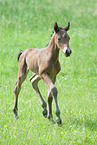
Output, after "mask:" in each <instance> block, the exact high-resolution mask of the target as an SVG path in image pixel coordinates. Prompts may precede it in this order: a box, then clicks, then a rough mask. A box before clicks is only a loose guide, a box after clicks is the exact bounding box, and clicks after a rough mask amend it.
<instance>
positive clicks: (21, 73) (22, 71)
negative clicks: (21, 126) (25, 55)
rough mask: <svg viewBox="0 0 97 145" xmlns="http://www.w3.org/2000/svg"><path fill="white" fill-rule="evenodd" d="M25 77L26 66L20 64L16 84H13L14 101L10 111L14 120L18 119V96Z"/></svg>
mask: <svg viewBox="0 0 97 145" xmlns="http://www.w3.org/2000/svg"><path fill="white" fill-rule="evenodd" d="M26 76H27V66H26V64H24V63H21V64H19V72H18V78H17V82H16V83H15V88H14V96H15V100H14V107H13V110H12V111H13V114H14V116H15V118H17V119H18V95H19V93H20V90H21V85H22V83H23V81H24V80H25V79H26Z"/></svg>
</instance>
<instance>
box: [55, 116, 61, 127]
mask: <svg viewBox="0 0 97 145" xmlns="http://www.w3.org/2000/svg"><path fill="white" fill-rule="evenodd" d="M56 122H57V124H58V126H60V127H61V126H62V120H61V118H58V119H57V120H56Z"/></svg>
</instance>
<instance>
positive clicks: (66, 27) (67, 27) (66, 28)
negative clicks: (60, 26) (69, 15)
mask: <svg viewBox="0 0 97 145" xmlns="http://www.w3.org/2000/svg"><path fill="white" fill-rule="evenodd" d="M64 29H65V30H66V31H68V30H69V29H70V22H68V25H67V26H65V27H64Z"/></svg>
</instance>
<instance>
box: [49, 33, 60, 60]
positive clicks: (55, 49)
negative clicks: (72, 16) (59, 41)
mask: <svg viewBox="0 0 97 145" xmlns="http://www.w3.org/2000/svg"><path fill="white" fill-rule="evenodd" d="M47 49H48V50H49V51H50V52H51V54H52V58H53V60H54V61H56V60H58V58H59V48H58V47H57V45H56V43H55V34H53V36H52V38H51V40H50V43H49V45H48V46H47Z"/></svg>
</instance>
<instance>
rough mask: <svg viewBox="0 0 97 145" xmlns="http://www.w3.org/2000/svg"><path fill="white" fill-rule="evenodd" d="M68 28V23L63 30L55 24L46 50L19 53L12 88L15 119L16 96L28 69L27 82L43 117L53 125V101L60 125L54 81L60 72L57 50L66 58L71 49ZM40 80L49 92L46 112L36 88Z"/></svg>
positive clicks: (45, 106)
mask: <svg viewBox="0 0 97 145" xmlns="http://www.w3.org/2000/svg"><path fill="white" fill-rule="evenodd" d="M69 28H70V23H68V25H67V26H65V27H64V28H62V27H58V25H57V23H55V24H54V34H53V36H52V38H51V40H50V43H49V44H48V46H47V47H46V48H43V49H35V48H32V49H26V50H25V51H21V52H20V53H19V54H18V59H19V72H18V78H17V82H16V84H15V88H14V95H15V101H14V107H13V113H14V115H15V117H16V118H18V107H17V104H18V95H19V93H20V90H21V85H22V83H23V81H24V80H25V79H26V77H27V72H28V69H30V70H31V71H32V72H34V75H32V76H31V77H30V79H29V80H30V82H31V84H32V87H33V89H34V90H35V91H36V93H37V95H38V97H39V99H40V102H41V106H42V108H43V116H44V117H46V116H47V117H48V119H49V120H50V121H51V122H52V123H55V122H54V120H53V115H52V100H54V103H55V114H56V122H57V123H58V125H61V124H62V121H61V118H60V110H59V107H58V102H57V88H56V87H55V85H54V83H55V81H56V75H57V74H58V73H59V71H60V70H61V68H60V63H59V50H61V51H63V53H64V54H65V56H66V57H68V56H70V54H71V49H70V47H69V39H70V37H69V36H68V34H67V31H68V30H69ZM41 79H42V80H43V81H44V83H45V84H46V85H47V86H48V90H49V91H48V97H47V102H48V112H47V109H46V108H47V104H46V102H45V101H44V99H43V97H42V95H41V93H40V91H39V88H38V82H39V81H40V80H41Z"/></svg>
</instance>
